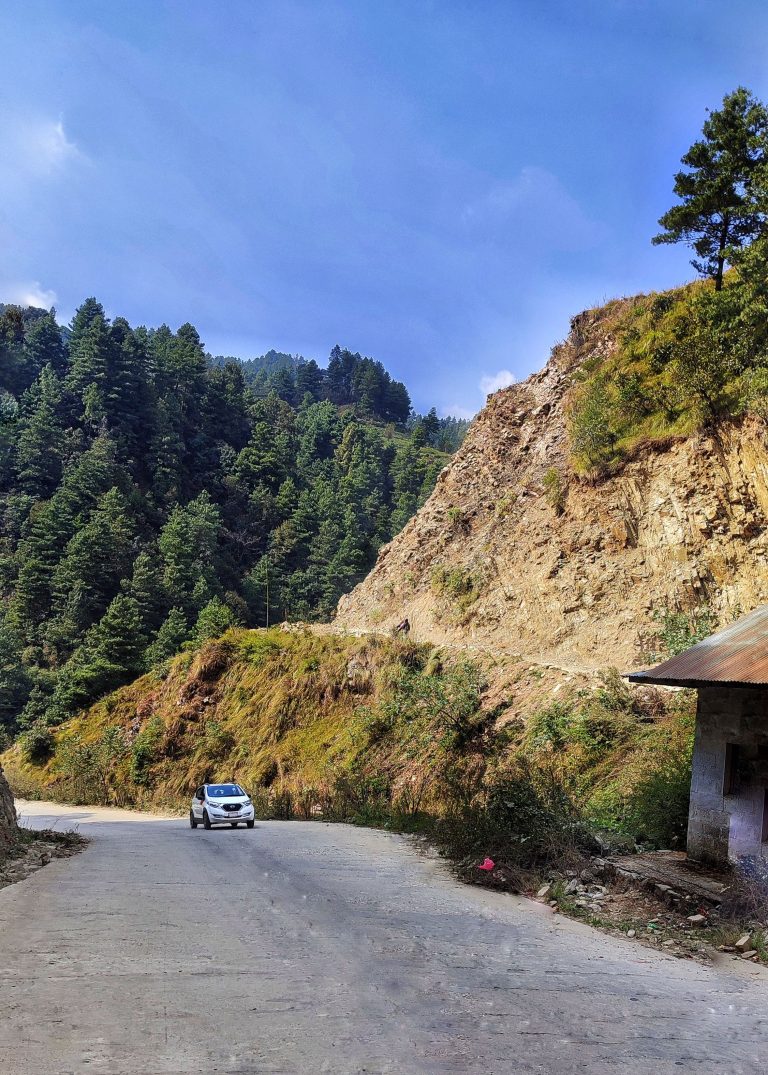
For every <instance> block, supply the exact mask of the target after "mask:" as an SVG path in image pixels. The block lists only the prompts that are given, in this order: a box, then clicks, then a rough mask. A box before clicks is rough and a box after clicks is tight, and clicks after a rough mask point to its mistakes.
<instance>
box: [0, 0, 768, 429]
mask: <svg viewBox="0 0 768 1075" xmlns="http://www.w3.org/2000/svg"><path fill="white" fill-rule="evenodd" d="M0 34H1V35H2V41H3V64H2V67H0V100H1V101H2V106H1V107H0V131H1V133H2V139H3V153H2V154H1V155H0V241H1V242H2V247H3V257H2V259H0V300H5V301H25V300H30V299H34V300H35V301H36V302H37V303H38V304H43V305H49V304H50V303H55V304H56V307H57V309H58V310H59V311H60V314H61V315H62V316H63V317H66V318H68V317H70V316H71V314H72V312H73V310H74V309H75V307H76V306H77V305H78V303H79V302H81V301H82V299H83V298H85V297H86V296H87V295H91V294H94V295H96V296H97V297H98V298H99V299H100V300H101V301H102V302H103V303H104V305H105V306H106V308H107V310H108V311H109V312H110V313H111V314H112V315H117V314H122V315H124V316H125V317H127V318H128V319H129V321H131V323H133V324H148V325H155V324H160V323H162V322H167V323H168V324H170V325H171V326H172V327H177V326H178V325H179V324H181V323H182V322H184V321H187V320H189V321H192V322H193V323H194V324H195V325H196V326H197V328H198V330H199V331H200V334H201V336H202V338H203V340H204V342H205V344H206V346H207V347H208V349H209V350H211V351H212V352H214V353H217V354H222V353H223V354H236V355H239V356H241V357H249V356H251V355H255V354H260V353H262V352H263V351H265V350H267V349H268V348H270V347H275V348H277V349H279V350H286V351H291V352H300V353H302V354H305V355H307V356H310V357H315V358H317V359H319V360H325V359H326V358H327V355H328V352H329V350H330V348H331V347H332V346H333V345H334V344H335V343H340V344H341V345H342V346H346V347H349V348H351V349H352V350H355V351H361V352H362V353H364V354H369V355H373V356H374V357H376V358H378V359H380V360H381V361H382V362H384V364H385V365H386V366H387V368H388V369H389V370H390V371H391V372H392V373H393V374H394V375H396V376H397V377H399V378H401V379H402V380H404V381H405V382H406V384H407V385H408V386H409V388H410V389H411V393H412V396H413V398H414V403H415V405H416V406H417V408H418V409H421V410H424V409H426V408H427V407H429V406H430V405H432V404H434V405H436V406H437V407H438V410H439V411H440V412H441V413H447V412H452V413H459V414H461V413H471V412H473V411H475V410H476V409H477V408H478V407H479V406H480V405H481V404H482V402H483V399H484V392H485V390H487V389H488V388H489V387H492V386H494V385H496V384H499V383H501V382H504V381H507V380H509V378H510V377H512V376H514V377H516V378H522V377H524V376H526V375H527V374H528V373H530V372H532V371H533V370H535V369H537V368H539V367H540V366H541V365H542V364H543V363H544V361H545V360H546V358H547V356H548V353H549V349H550V347H551V346H552V344H553V343H555V342H556V341H557V340H558V339H561V338H562V337H563V336H564V335H565V334H566V332H567V328H568V319H569V317H570V316H571V315H572V314H574V313H576V312H578V311H579V310H580V309H582V308H583V307H585V306H589V305H594V304H596V303H599V302H601V301H603V300H604V299H607V298H610V297H613V296H616V295H622V294H631V293H634V292H636V291H640V290H649V289H652V288H661V287H667V286H671V285H673V284H676V283H680V282H682V281H683V280H685V279H687V278H688V277H690V276H691V275H692V270H690V269H689V268H688V264H687V262H688V254H687V252H686V251H685V250H684V249H683V248H674V249H673V248H668V247H657V248H653V247H651V246H650V243H649V239H650V237H651V235H652V234H654V231H655V222H656V220H657V218H658V217H659V215H660V214H661V213H662V212H663V211H664V210H665V209H667V208H668V207H669V205H670V204H671V202H672V199H671V186H672V175H673V172H674V171H675V169H676V167H677V164H678V161H679V158H680V156H681V154H682V153H683V152H684V150H685V149H686V148H687V147H688V145H689V144H690V142H691V141H692V140H693V139H694V137H695V136H696V135H697V133H698V132H699V130H700V128H701V123H702V121H703V119H704V110H705V108H706V107H708V106H709V107H716V106H717V105H718V103H719V102H720V100H721V99H722V96H723V94H724V93H726V92H728V91H730V90H731V89H733V88H735V86H737V85H738V84H740V83H741V84H744V85H747V86H748V87H749V88H750V89H752V90H753V92H755V93H756V94H757V95H758V96H760V97H762V98H763V99H766V98H767V97H768V5H766V4H764V3H763V2H757V0H754V2H742V0H731V2H730V3H728V4H723V3H722V2H710V0H674V2H670V0H592V2H590V0H580V2H578V3H575V2H573V0H519V2H515V0H505V2H496V0H467V2H458V0H441V2H437V0H402V2H401V0H366V2H355V0H348V2H338V3H333V2H325V0H315V2H306V3H305V2H293V0H276V2H272V0H247V2H245V0H216V2H214V0H179V2H162V0H100V2H84V0H66V2H64V0H56V2H45V0H23V2H22V0H6V2H5V3H4V4H3V5H2V8H0Z"/></svg>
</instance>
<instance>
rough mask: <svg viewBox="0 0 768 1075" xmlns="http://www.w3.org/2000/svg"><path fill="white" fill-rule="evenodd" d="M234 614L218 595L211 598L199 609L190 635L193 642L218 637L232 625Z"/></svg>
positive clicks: (234, 619) (234, 620)
mask: <svg viewBox="0 0 768 1075" xmlns="http://www.w3.org/2000/svg"><path fill="white" fill-rule="evenodd" d="M235 622H236V618H235V614H234V613H233V611H232V609H231V608H228V607H227V606H226V605H225V604H224V602H223V601H221V600H220V599H219V598H218V597H212V598H211V600H210V601H209V602H208V604H207V605H205V606H204V607H203V608H201V609H200V615H199V616H198V617H197V622H196V623H195V627H194V630H193V632H192V637H193V639H194V640H195V642H205V641H206V640H207V639H209V638H218V637H219V635H223V634H224V632H225V631H228V630H229V628H230V627H232V626H234V624H235Z"/></svg>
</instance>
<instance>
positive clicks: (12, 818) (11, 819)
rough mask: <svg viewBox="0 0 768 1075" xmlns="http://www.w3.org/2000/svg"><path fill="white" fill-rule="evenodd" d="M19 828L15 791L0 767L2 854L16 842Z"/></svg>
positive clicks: (0, 851) (0, 842) (0, 839)
mask: <svg viewBox="0 0 768 1075" xmlns="http://www.w3.org/2000/svg"><path fill="white" fill-rule="evenodd" d="M18 834H19V830H18V825H17V823H16V807H15V806H14V805H13V793H12V791H11V789H10V788H9V787H8V781H7V780H6V779H5V776H4V775H3V770H2V768H0V854H2V852H4V851H6V850H7V849H8V848H9V847H10V846H11V844H14V843H15V842H16V839H17V838H18Z"/></svg>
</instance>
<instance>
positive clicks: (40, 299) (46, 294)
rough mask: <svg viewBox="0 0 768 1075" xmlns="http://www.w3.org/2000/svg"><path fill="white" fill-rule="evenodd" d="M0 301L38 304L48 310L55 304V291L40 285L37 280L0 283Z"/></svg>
mask: <svg viewBox="0 0 768 1075" xmlns="http://www.w3.org/2000/svg"><path fill="white" fill-rule="evenodd" d="M0 301H1V302H7V303H12V304H14V305H16V306H39V307H40V308H41V309H44V310H49V309H50V308H51V306H55V305H56V292H55V291H52V290H51V289H50V288H44V287H41V286H40V284H39V282H38V281H37V280H33V281H32V282H31V283H22V284H0Z"/></svg>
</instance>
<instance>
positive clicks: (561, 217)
mask: <svg viewBox="0 0 768 1075" xmlns="http://www.w3.org/2000/svg"><path fill="white" fill-rule="evenodd" d="M462 218H463V221H464V224H465V226H466V227H468V228H470V229H471V231H472V233H473V235H474V237H475V238H485V239H487V240H490V241H492V242H496V243H499V244H501V245H504V246H506V245H508V244H509V243H511V242H514V243H515V244H516V245H517V246H518V247H519V248H520V247H524V248H525V249H528V248H529V247H533V248H535V249H536V250H539V251H540V250H544V249H545V250H549V251H554V250H562V251H578V250H583V249H585V248H587V247H591V246H594V245H595V243H596V242H598V241H599V239H600V238H601V236H602V234H603V227H602V225H600V224H598V223H595V222H594V221H592V220H590V219H589V217H588V216H587V214H586V213H585V212H584V210H583V209H582V208H581V206H580V205H579V203H578V202H577V201H576V199H575V198H574V197H573V196H572V195H571V194H570V193H569V192H568V191H567V190H566V188H565V187H564V186H563V184H562V183H561V182H560V180H559V179H558V178H557V176H556V175H553V174H552V172H548V171H547V169H546V168H536V167H533V166H529V167H526V168H523V169H522V170H521V172H520V174H519V175H518V176H517V177H516V178H515V179H513V180H511V181H501V182H496V183H493V184H492V185H491V186H490V187H489V188H488V189H487V190H486V191H485V193H484V194H482V195H481V196H480V197H479V198H476V199H475V200H474V201H472V202H470V203H469V204H468V205H466V206H465V208H464V212H463V214H462Z"/></svg>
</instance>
